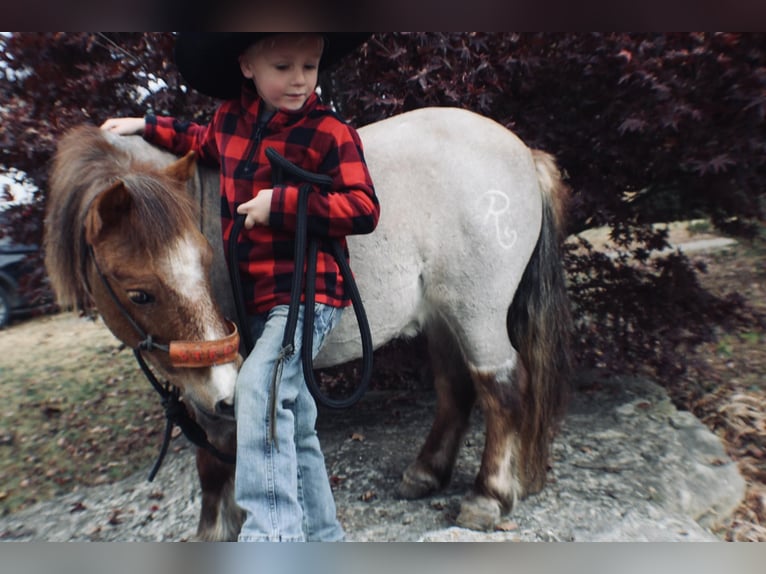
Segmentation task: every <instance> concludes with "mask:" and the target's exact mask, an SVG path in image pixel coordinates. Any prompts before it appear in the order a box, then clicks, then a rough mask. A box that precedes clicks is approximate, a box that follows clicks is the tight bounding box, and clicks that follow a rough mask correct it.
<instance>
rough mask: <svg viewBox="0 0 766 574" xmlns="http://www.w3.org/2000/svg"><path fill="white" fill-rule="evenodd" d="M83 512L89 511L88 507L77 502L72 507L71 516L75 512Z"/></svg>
mask: <svg viewBox="0 0 766 574" xmlns="http://www.w3.org/2000/svg"><path fill="white" fill-rule="evenodd" d="M83 510H87V506H85V505H84V504H83V503H82V502H75V503H74V504H72V507H71V508H70V509H69V514H74V513H75V512H82V511H83Z"/></svg>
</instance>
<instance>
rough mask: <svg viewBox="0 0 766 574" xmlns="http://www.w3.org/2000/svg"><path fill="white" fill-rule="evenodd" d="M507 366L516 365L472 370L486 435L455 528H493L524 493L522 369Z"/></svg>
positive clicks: (518, 363)
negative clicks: (474, 479)
mask: <svg viewBox="0 0 766 574" xmlns="http://www.w3.org/2000/svg"><path fill="white" fill-rule="evenodd" d="M509 365H514V366H513V367H510V368H509V367H504V368H501V369H498V370H495V371H493V372H478V371H474V381H475V384H476V389H477V393H478V400H479V405H480V408H481V409H482V412H483V414H484V420H485V424H486V431H485V443H484V453H483V455H482V460H481V468H480V469H479V474H478V475H477V477H476V481H475V483H474V488H473V492H472V493H470V494H468V495H467V496H466V497H465V498H464V499H463V501H462V503H461V506H460V514H459V515H458V517H457V524H458V525H459V526H462V527H464V528H471V529H473V530H493V529H494V527H495V526H496V525H497V523H498V522H499V521H500V518H501V517H502V516H503V515H504V514H506V513H508V512H509V511H510V510H511V508H513V505H514V504H515V502H516V500H517V499H518V498H520V497H521V496H523V495H524V494H525V491H526V488H525V485H524V483H525V482H526V481H525V476H524V469H523V468H522V465H523V464H524V461H523V456H524V453H523V452H522V448H523V445H522V438H521V437H522V434H521V428H520V426H521V421H522V416H523V413H522V409H521V405H522V396H521V395H522V393H524V392H525V391H526V389H525V385H526V384H527V381H526V371H525V369H524V367H523V365H522V364H521V362H520V361H518V357H516V360H515V362H514V363H510V364H509ZM540 486H541V485H540ZM538 489H539V488H538Z"/></svg>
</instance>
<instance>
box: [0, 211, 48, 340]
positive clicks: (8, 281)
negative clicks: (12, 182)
mask: <svg viewBox="0 0 766 574" xmlns="http://www.w3.org/2000/svg"><path fill="white" fill-rule="evenodd" d="M3 223H5V220H4V218H3V217H2V214H0V225H3ZM38 250H39V247H38V246H36V245H19V244H17V243H14V242H13V241H12V240H11V238H10V237H8V236H5V237H0V329H2V328H3V327H5V326H6V325H7V324H8V322H9V321H10V320H11V317H12V316H13V315H18V314H22V313H24V312H27V311H29V310H30V309H31V308H32V307H33V306H32V304H31V302H30V301H28V300H27V299H26V298H25V297H24V296H23V295H22V294H21V291H20V289H19V286H20V283H21V282H22V280H23V278H24V276H25V275H26V274H27V273H29V272H30V269H29V257H28V256H29V254H30V253H36V252H37V251H38Z"/></svg>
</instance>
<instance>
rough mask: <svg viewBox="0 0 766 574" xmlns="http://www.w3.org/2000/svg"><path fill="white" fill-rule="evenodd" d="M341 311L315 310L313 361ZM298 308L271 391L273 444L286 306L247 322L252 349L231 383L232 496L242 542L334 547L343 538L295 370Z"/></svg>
mask: <svg viewBox="0 0 766 574" xmlns="http://www.w3.org/2000/svg"><path fill="white" fill-rule="evenodd" d="M341 312H342V309H337V308H335V307H330V306H327V305H322V304H316V305H315V306H314V348H313V355H314V356H316V355H317V353H318V352H319V348H320V347H321V345H322V342H323V341H324V339H325V337H326V336H327V334H328V333H329V332H330V331H331V330H332V328H333V327H334V326H335V325H336V324H337V322H338V320H339V319H340V315H341ZM303 313H304V307H303V306H301V308H300V313H299V316H298V328H297V329H296V333H295V353H294V354H293V355H292V357H290V358H288V359H286V360H285V361H284V366H283V368H282V377H281V380H280V382H279V385H278V387H277V408H276V425H275V430H276V432H275V437H276V438H275V443H272V437H271V433H270V419H271V413H270V405H271V400H270V398H271V397H270V395H271V379H272V372H273V369H274V365H275V362H276V357H277V354H278V353H279V351H280V349H281V348H282V338H283V336H284V331H285V324H286V323H287V305H278V306H276V307H274V308H273V309H271V311H269V312H268V313H267V314H265V315H258V316H252V317H250V326H251V332H252V334H253V340H254V341H255V347H254V348H253V351H252V352H251V353H250V355H249V356H248V357H247V359H246V360H245V362H244V363H243V364H242V368H241V369H240V372H239V375H238V377H237V386H236V396H235V409H236V416H237V468H236V475H235V482H234V488H235V497H236V501H237V504H239V505H240V506H241V507H242V509H243V510H244V511H245V513H246V517H245V523H244V524H243V526H242V530H241V532H240V535H239V540H240V541H242V542H249V541H285V542H294V541H295V542H297V541H304V540H309V541H312V540H325V541H337V540H342V539H343V537H344V532H343V528H342V527H341V525H340V523H339V522H338V519H337V516H336V511H335V501H334V499H333V495H332V490H331V489H330V481H329V479H328V476H327V469H326V467H325V462H324V456H323V455H322V451H321V449H320V446H319V438H318V437H317V433H316V429H315V428H314V427H315V424H316V418H317V409H316V404H315V403H314V398H313V397H312V396H311V394H310V393H309V390H308V387H307V385H306V382H305V380H304V376H303V365H302V364H301V348H302V345H301V337H302V333H303Z"/></svg>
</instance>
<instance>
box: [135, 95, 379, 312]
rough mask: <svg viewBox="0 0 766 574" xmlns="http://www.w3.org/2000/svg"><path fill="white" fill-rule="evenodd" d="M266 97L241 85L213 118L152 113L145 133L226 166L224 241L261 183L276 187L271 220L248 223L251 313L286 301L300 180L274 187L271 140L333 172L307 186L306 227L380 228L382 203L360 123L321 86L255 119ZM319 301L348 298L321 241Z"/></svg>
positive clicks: (338, 230) (245, 280)
mask: <svg viewBox="0 0 766 574" xmlns="http://www.w3.org/2000/svg"><path fill="white" fill-rule="evenodd" d="M261 105H262V100H261V99H260V98H258V97H257V95H256V94H255V93H254V92H252V91H250V90H248V89H243V91H242V97H241V98H240V100H230V101H227V102H224V103H223V104H222V105H221V106H220V107H219V108H218V110H217V111H216V113H215V115H214V117H213V119H212V121H211V122H210V124H208V125H206V126H205V125H199V124H195V123H190V122H180V121H177V120H175V119H173V118H167V117H159V116H147V118H146V130H145V132H144V138H145V139H146V140H147V141H149V142H151V143H154V144H157V145H160V146H162V147H164V148H166V149H169V150H170V151H172V152H173V153H175V154H177V155H182V154H185V153H186V152H188V151H190V150H194V151H195V152H196V153H197V154H198V156H199V159H200V161H201V162H203V163H207V164H212V165H217V166H219V167H220V178H221V180H220V181H221V224H222V225H221V228H222V231H223V241H224V245H227V244H228V241H229V235H230V233H231V229H232V226H233V222H234V217H235V216H236V213H237V212H236V209H237V206H238V205H240V204H241V203H244V202H245V201H248V200H250V199H252V198H253V197H255V195H257V194H258V192H259V191H260V190H261V189H268V188H272V187H273V189H274V193H273V196H272V201H271V215H270V218H269V225H268V226H254V227H253V228H252V229H250V230H247V229H244V228H243V230H242V233H241V235H240V239H239V245H238V251H239V267H240V276H241V280H242V289H243V295H244V298H245V305H246V307H247V310H248V312H249V313H264V312H267V311H268V310H269V309H271V308H272V307H273V306H275V305H279V304H288V303H289V302H290V285H291V281H292V275H293V270H294V243H295V230H296V212H297V206H298V184H300V182H288V183H286V184H282V185H277V186H272V182H271V167H270V165H269V161H268V159H267V158H266V155H265V150H266V148H267V147H273V148H275V149H276V151H278V152H279V153H280V154H282V155H283V156H284V157H286V158H287V159H288V160H290V161H291V162H293V163H294V164H296V165H298V166H300V167H302V168H303V169H305V170H307V171H311V172H315V173H322V174H325V175H329V176H330V177H332V180H333V185H332V189H330V190H320V189H315V190H314V191H313V192H312V193H310V194H309V206H308V214H309V217H308V219H309V222H308V231H309V234H312V235H314V236H319V237H320V238H321V237H325V238H338V239H340V240H341V242H342V244H343V247H344V251H345V253H346V257H347V258H348V256H349V255H348V247H347V245H346V241H345V236H346V235H351V234H362V233H370V232H372V231H373V230H374V229H375V226H376V225H377V222H378V217H379V215H380V206H379V204H378V199H377V197H376V195H375V190H374V188H373V185H372V180H371V179H370V174H369V172H368V170H367V165H366V164H365V161H364V154H363V150H362V143H361V140H360V139H359V135H358V134H357V132H356V130H354V129H353V128H352V127H351V126H349V125H348V124H346V123H345V122H344V121H343V120H341V119H340V118H339V117H338V116H337V115H336V114H335V113H334V112H332V111H331V110H330V109H329V108H328V107H327V106H324V105H323V104H322V103H321V102H320V101H319V98H318V97H317V96H316V94H313V95H312V96H311V97H310V98H309V99H308V100H307V101H306V104H305V105H304V106H303V108H301V110H299V111H296V112H288V111H282V110H279V111H277V112H276V114H275V115H274V116H272V117H271V119H269V121H268V122H267V123H266V124H265V125H263V124H262V125H259V124H258V117H259V116H258V114H259V112H260V108H261ZM316 301H317V302H318V303H324V304H327V305H331V306H334V307H344V306H347V305H349V304H350V299H349V297H348V295H347V294H346V293H345V289H344V285H343V279H342V276H341V274H340V270H339V268H338V265H337V263H336V262H335V260H334V259H333V257H332V255H331V251H330V247H329V245H327V244H324V245H323V242H322V241H320V247H319V257H318V261H317V281H316Z"/></svg>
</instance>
